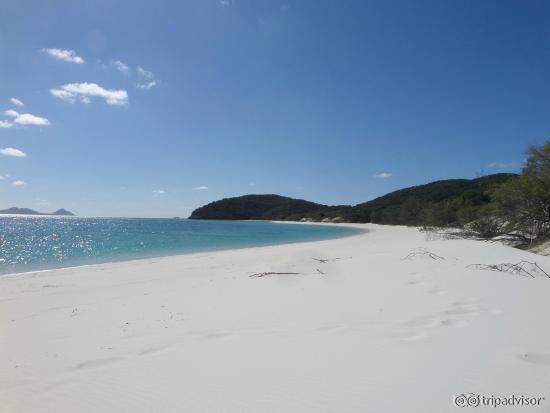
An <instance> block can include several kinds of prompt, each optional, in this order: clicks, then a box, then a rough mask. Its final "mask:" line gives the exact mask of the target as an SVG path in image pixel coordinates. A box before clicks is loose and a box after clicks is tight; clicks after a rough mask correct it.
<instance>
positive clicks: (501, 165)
mask: <svg viewBox="0 0 550 413" xmlns="http://www.w3.org/2000/svg"><path fill="white" fill-rule="evenodd" d="M519 165H520V164H519V162H492V163H490V164H489V165H487V166H488V167H489V168H497V169H508V168H517V167H518V166H519Z"/></svg>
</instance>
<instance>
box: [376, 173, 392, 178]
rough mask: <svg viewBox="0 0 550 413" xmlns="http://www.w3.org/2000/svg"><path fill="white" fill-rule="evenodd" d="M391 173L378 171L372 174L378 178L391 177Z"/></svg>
mask: <svg viewBox="0 0 550 413" xmlns="http://www.w3.org/2000/svg"><path fill="white" fill-rule="evenodd" d="M392 175H393V174H392V173H391V172H380V173H379V174H376V175H374V177H375V178H380V179H386V178H391V177H392Z"/></svg>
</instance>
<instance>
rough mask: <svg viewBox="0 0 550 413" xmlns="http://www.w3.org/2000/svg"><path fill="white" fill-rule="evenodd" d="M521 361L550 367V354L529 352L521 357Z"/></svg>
mask: <svg viewBox="0 0 550 413" xmlns="http://www.w3.org/2000/svg"><path fill="white" fill-rule="evenodd" d="M519 359H520V360H523V361H525V362H527V363H533V364H538V365H550V353H535V352H528V353H524V354H520V355H519Z"/></svg>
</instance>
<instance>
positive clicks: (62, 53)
mask: <svg viewBox="0 0 550 413" xmlns="http://www.w3.org/2000/svg"><path fill="white" fill-rule="evenodd" d="M42 52H44V53H47V54H48V55H50V56H51V57H53V58H55V59H57V60H62V61H64V62H68V63H76V64H82V63H85V62H84V59H83V58H81V57H80V56H77V55H76V53H75V51H74V50H63V49H42Z"/></svg>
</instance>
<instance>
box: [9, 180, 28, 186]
mask: <svg viewBox="0 0 550 413" xmlns="http://www.w3.org/2000/svg"><path fill="white" fill-rule="evenodd" d="M11 184H12V185H13V186H25V185H27V183H26V182H25V181H13V182H12V183H11Z"/></svg>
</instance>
